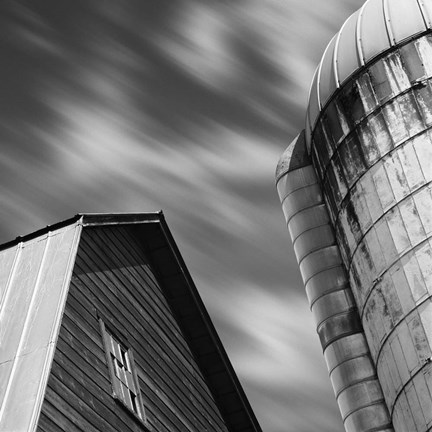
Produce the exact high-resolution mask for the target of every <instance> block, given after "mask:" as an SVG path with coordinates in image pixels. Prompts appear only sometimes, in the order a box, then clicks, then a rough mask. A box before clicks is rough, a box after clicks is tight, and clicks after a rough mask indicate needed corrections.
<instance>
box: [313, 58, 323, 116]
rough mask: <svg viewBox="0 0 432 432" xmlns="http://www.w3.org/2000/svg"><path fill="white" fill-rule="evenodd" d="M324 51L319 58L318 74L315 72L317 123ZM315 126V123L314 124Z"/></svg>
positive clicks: (320, 107) (320, 108) (320, 106)
mask: <svg viewBox="0 0 432 432" xmlns="http://www.w3.org/2000/svg"><path fill="white" fill-rule="evenodd" d="M325 53H326V52H325V51H324V54H323V57H322V58H321V61H320V64H319V66H318V72H317V86H316V93H317V94H316V96H317V101H318V108H319V113H318V117H317V121H318V118H319V116H320V115H321V110H322V108H323V107H322V105H321V98H320V86H321V69H322V65H323V59H324V56H325ZM315 124H316V122H315Z"/></svg>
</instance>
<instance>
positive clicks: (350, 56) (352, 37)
mask: <svg viewBox="0 0 432 432" xmlns="http://www.w3.org/2000/svg"><path fill="white" fill-rule="evenodd" d="M359 14H360V10H358V11H357V12H356V13H354V14H353V15H351V16H350V17H349V18H348V19H347V20H346V21H345V24H344V25H343V26H342V28H341V30H340V32H339V41H338V44H337V47H336V48H337V51H336V53H335V57H336V64H337V75H338V79H339V84H341V83H343V82H344V81H345V80H346V79H347V78H348V77H349V76H350V75H351V74H352V71H353V70H357V69H358V68H359V67H360V66H361V63H360V56H359V52H358V43H357V33H356V28H357V21H358V18H359Z"/></svg>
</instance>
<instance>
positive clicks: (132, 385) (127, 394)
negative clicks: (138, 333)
mask: <svg viewBox="0 0 432 432" xmlns="http://www.w3.org/2000/svg"><path fill="white" fill-rule="evenodd" d="M100 325H101V330H102V335H103V341H104V346H105V353H106V357H107V362H108V369H109V372H110V377H111V384H112V389H113V395H114V397H115V398H117V399H118V400H120V401H121V402H122V403H123V404H124V405H125V406H126V407H127V408H128V409H129V410H130V411H132V412H133V413H134V414H135V415H136V416H138V417H139V418H140V419H141V420H142V421H144V422H146V419H145V414H144V408H143V404H142V398H141V393H140V388H139V384H138V378H137V374H136V369H135V365H134V359H133V354H132V350H131V349H130V348H127V347H126V346H125V345H124V344H122V343H121V342H119V340H118V339H117V338H116V337H115V336H113V334H112V333H111V332H110V331H109V330H108V329H107V328H106V327H105V323H104V322H103V321H102V320H100Z"/></svg>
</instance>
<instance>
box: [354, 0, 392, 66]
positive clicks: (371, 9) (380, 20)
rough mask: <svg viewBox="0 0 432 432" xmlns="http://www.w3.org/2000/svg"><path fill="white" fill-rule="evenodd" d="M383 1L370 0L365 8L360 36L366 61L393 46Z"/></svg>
mask: <svg viewBox="0 0 432 432" xmlns="http://www.w3.org/2000/svg"><path fill="white" fill-rule="evenodd" d="M383 3H384V2H383V0H369V1H368V2H366V3H365V5H364V8H363V12H362V18H361V24H360V28H359V37H360V45H361V50H362V54H363V61H364V62H365V63H366V62H367V61H369V60H371V59H372V58H373V57H375V56H376V55H378V54H379V53H381V52H383V51H385V50H387V49H389V48H390V46H391V44H390V39H389V36H388V31H387V22H386V18H385V16H384V4H383ZM352 72H354V70H353V71H352Z"/></svg>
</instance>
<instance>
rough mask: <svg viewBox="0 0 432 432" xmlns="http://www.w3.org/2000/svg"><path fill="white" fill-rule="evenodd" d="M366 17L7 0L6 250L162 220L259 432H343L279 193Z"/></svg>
mask: <svg viewBox="0 0 432 432" xmlns="http://www.w3.org/2000/svg"><path fill="white" fill-rule="evenodd" d="M362 3H363V0H326V1H322V0H247V1H246V0H238V1H236V2H227V1H214V0H213V1H207V0H145V1H143V0H127V1H125V0H123V1H120V0H92V1H88V0H87V1H83V0H73V1H72V0H69V1H67V0H38V1H37V2H35V1H30V0H29V1H24V0H2V1H1V2H0V55H1V58H2V62H1V63H2V66H1V67H0V149H1V157H0V200H1V205H0V243H3V242H6V241H8V240H11V239H13V238H15V237H16V236H19V235H25V234H27V233H30V232H32V231H35V230H37V229H39V228H42V227H44V226H46V225H48V224H52V223H55V222H58V221H60V220H63V219H67V218H69V217H71V216H73V215H74V214H76V213H78V212H152V211H159V210H161V209H162V210H163V211H164V214H165V217H166V219H167V222H168V225H169V226H170V229H171V231H172V233H173V236H174V238H175V240H176V242H177V245H178V246H179V248H180V251H181V253H182V255H183V257H184V259H185V262H186V264H187V266H188V268H189V270H190V272H191V274H192V277H193V279H194V281H195V284H196V285H197V287H198V290H199V292H200V294H201V296H202V298H203V300H204V303H205V305H206V306H207V309H208V311H209V313H210V315H211V317H212V319H213V322H214V324H215V326H216V328H217V330H218V333H219V335H220V337H221V339H222V341H223V343H224V346H225V348H226V350H227V352H228V355H229V357H230V359H231V362H232V364H233V366H234V368H235V370H236V372H237V374H238V376H239V378H240V380H241V382H242V384H243V387H244V389H245V391H246V394H247V396H248V398H249V401H250V402H251V404H252V407H253V409H254V411H255V414H256V416H257V418H258V421H259V423H260V424H261V427H262V429H263V431H265V432H311V431H317V430H319V431H320V432H342V431H343V426H342V421H341V419H340V416H339V412H338V409H337V405H336V402H335V400H334V396H333V392H332V389H331V386H330V382H329V379H328V375H327V370H326V367H325V363H324V359H323V356H322V352H321V348H320V344H319V341H318V337H317V336H316V334H315V329H314V325H313V320H312V315H311V313H310V311H309V307H308V305H307V300H306V295H305V293H304V290H303V286H302V282H301V279H300V275H299V271H298V268H297V264H296V262H295V257H294V254H293V251H292V246H291V241H290V239H289V235H288V232H287V230H286V227H285V222H284V219H283V215H282V211H281V208H280V204H279V201H278V197H277V194H276V190H275V186H274V172H275V168H276V165H277V162H278V159H279V157H280V155H281V154H282V152H283V151H284V149H285V148H286V147H287V146H288V144H289V143H290V142H291V141H292V140H293V139H294V137H295V136H296V134H297V133H298V132H299V131H300V130H301V129H302V128H303V127H304V126H303V124H304V114H305V109H306V106H307V96H308V91H309V85H310V82H311V80H312V76H313V73H314V70H315V68H316V66H317V64H318V62H319V59H320V57H321V54H322V52H323V50H324V48H325V46H326V44H327V43H328V41H329V40H330V39H331V37H332V36H333V34H334V33H336V32H337V30H338V29H339V28H340V26H341V25H342V23H343V22H344V20H345V19H346V18H347V17H348V16H349V15H350V14H351V13H353V12H354V11H355V10H356V9H358V8H359V7H360V6H361V4H362Z"/></svg>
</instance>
